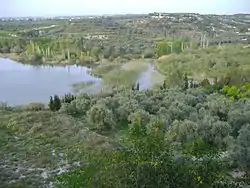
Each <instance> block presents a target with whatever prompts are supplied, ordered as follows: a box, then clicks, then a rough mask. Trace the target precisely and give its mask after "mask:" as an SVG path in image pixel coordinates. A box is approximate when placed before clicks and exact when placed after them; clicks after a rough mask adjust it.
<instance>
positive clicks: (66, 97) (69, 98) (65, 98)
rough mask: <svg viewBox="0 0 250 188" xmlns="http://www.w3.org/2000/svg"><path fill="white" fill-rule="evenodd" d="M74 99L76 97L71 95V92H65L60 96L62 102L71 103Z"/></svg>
mask: <svg viewBox="0 0 250 188" xmlns="http://www.w3.org/2000/svg"><path fill="white" fill-rule="evenodd" d="M75 99H76V97H75V96H74V95H72V94H71V93H67V94H65V95H64V96H63V97H62V99H61V102H62V103H71V102H72V101H73V100H75Z"/></svg>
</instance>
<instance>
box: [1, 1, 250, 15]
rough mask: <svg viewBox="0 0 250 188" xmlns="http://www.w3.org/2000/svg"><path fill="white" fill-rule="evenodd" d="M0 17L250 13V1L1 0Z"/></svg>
mask: <svg viewBox="0 0 250 188" xmlns="http://www.w3.org/2000/svg"><path fill="white" fill-rule="evenodd" d="M0 1H1V6H0V17H16V16H64V15H92V14H95V15H96V14H98V15H100V14H125V13H150V12H169V13H170V12H192V13H204V14H210V13H213V14H235V13H250V0H0Z"/></svg>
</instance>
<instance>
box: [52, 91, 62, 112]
mask: <svg viewBox="0 0 250 188" xmlns="http://www.w3.org/2000/svg"><path fill="white" fill-rule="evenodd" d="M60 108H61V100H60V98H59V97H58V96H57V95H54V97H52V96H50V100H49V109H50V110H51V111H53V112H55V111H58V110H60Z"/></svg>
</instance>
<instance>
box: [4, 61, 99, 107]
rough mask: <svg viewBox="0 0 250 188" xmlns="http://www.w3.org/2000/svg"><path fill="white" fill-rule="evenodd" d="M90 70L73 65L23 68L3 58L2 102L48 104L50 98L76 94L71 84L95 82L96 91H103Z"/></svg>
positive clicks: (10, 103)
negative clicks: (71, 93)
mask: <svg viewBox="0 0 250 188" xmlns="http://www.w3.org/2000/svg"><path fill="white" fill-rule="evenodd" d="M88 70H89V68H86V67H80V66H74V65H73V66H53V67H52V66H32V65H24V64H21V63H17V62H15V61H12V60H9V59H3V58H0V101H4V102H7V103H8V104H9V105H21V104H27V103H30V102H42V103H47V102H48V101H49V97H50V96H51V95H54V94H57V95H64V94H65V93H68V92H73V91H74V90H73V88H72V84H73V83H76V82H85V81H86V82H89V81H95V82H96V84H95V86H96V88H97V89H98V88H100V86H98V84H99V83H100V81H101V80H100V79H99V78H96V77H94V76H91V75H89V74H88ZM93 87H94V86H93ZM93 91H94V90H93V88H92V89H91V92H93Z"/></svg>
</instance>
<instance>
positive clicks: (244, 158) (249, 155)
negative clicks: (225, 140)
mask: <svg viewBox="0 0 250 188" xmlns="http://www.w3.org/2000/svg"><path fill="white" fill-rule="evenodd" d="M249 135H250V125H249V124H246V125H244V126H242V128H241V129H240V131H239V135H238V137H237V138H236V140H235V142H234V144H233V145H232V147H231V149H230V156H231V158H232V159H233V161H234V162H235V163H236V164H237V166H239V167H240V168H241V169H242V170H244V171H245V172H247V173H248V174H249V172H250V140H249Z"/></svg>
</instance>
